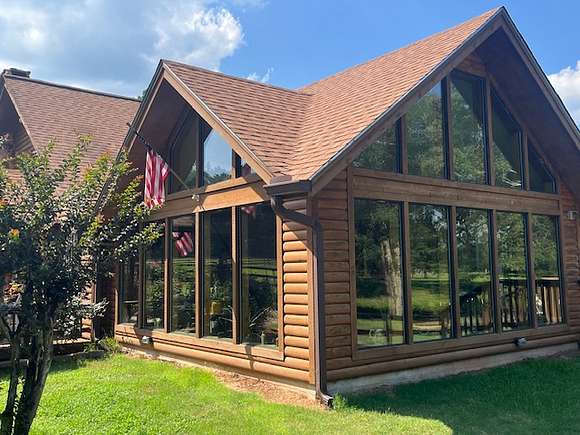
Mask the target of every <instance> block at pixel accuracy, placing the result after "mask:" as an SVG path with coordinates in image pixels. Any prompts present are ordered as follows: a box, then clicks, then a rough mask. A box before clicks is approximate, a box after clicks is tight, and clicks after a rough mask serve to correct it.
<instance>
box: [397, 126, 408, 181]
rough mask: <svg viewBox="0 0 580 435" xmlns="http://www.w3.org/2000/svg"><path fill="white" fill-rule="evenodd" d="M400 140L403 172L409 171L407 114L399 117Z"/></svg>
mask: <svg viewBox="0 0 580 435" xmlns="http://www.w3.org/2000/svg"><path fill="white" fill-rule="evenodd" d="M399 141H400V147H401V173H402V174H405V175H407V174H408V173H409V149H408V147H407V116H406V115H403V116H401V118H399Z"/></svg>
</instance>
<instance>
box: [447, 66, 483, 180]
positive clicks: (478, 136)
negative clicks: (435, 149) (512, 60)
mask: <svg viewBox="0 0 580 435" xmlns="http://www.w3.org/2000/svg"><path fill="white" fill-rule="evenodd" d="M483 95H484V81H483V80H482V79H480V78H479V77H476V76H472V75H468V74H465V73H458V72H455V73H453V74H452V75H451V113H450V118H451V137H452V141H451V143H452V144H453V159H454V165H453V168H454V171H455V174H454V177H455V179H456V180H457V181H461V182H464V183H480V184H483V183H485V182H486V171H485V151H486V149H485V135H484V131H485V125H484V113H485V105H484V97H483Z"/></svg>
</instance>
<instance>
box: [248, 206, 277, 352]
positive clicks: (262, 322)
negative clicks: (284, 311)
mask: <svg viewBox="0 0 580 435" xmlns="http://www.w3.org/2000/svg"><path fill="white" fill-rule="evenodd" d="M239 216H240V218H239V221H240V249H241V253H240V254H241V285H240V289H241V294H242V298H241V331H242V341H243V342H244V343H249V344H260V345H268V346H275V345H277V342H278V279H277V264H276V234H277V233H276V215H275V214H274V212H273V211H272V208H271V207H270V205H269V204H252V205H246V206H242V207H240V208H239Z"/></svg>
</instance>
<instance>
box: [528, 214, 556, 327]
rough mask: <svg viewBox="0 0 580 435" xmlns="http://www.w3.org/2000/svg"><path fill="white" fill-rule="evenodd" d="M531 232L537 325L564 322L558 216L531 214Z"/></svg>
mask: <svg viewBox="0 0 580 435" xmlns="http://www.w3.org/2000/svg"><path fill="white" fill-rule="evenodd" d="M532 234H533V237H532V238H533V240H534V243H533V248H534V273H535V275H536V282H535V301H534V305H535V308H536V315H537V318H538V324H539V325H540V326H542V325H553V324H556V323H562V304H561V301H560V293H561V292H560V255H559V247H558V220H557V217H555V216H542V215H532Z"/></svg>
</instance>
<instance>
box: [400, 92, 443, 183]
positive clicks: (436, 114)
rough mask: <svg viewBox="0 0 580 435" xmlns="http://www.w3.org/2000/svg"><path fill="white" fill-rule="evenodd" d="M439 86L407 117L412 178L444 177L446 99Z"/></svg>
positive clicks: (412, 109)
mask: <svg viewBox="0 0 580 435" xmlns="http://www.w3.org/2000/svg"><path fill="white" fill-rule="evenodd" d="M442 95H443V94H442V85H441V83H438V84H437V85H436V86H435V87H434V88H433V89H431V90H430V91H429V92H428V93H427V94H426V95H425V96H423V97H422V98H421V99H420V100H419V101H418V102H417V103H415V104H414V105H413V107H411V109H410V110H409V112H408V113H407V115H406V121H407V148H408V156H409V157H408V159H409V162H408V166H409V174H411V175H421V176H424V177H438V178H443V177H445V152H444V143H443V97H442Z"/></svg>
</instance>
